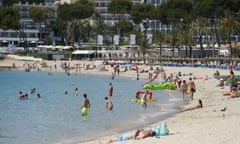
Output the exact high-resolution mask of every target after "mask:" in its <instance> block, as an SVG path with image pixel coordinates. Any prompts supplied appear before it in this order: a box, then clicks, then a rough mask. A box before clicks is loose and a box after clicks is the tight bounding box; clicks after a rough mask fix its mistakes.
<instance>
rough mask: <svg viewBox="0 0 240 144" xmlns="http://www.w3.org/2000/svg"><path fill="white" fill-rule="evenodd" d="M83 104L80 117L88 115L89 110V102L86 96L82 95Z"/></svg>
mask: <svg viewBox="0 0 240 144" xmlns="http://www.w3.org/2000/svg"><path fill="white" fill-rule="evenodd" d="M83 98H84V100H83V104H82V106H81V108H82V116H87V115H88V109H89V108H90V106H91V105H90V101H89V99H88V98H87V94H86V93H85V94H83Z"/></svg>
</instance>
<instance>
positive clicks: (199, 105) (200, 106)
mask: <svg viewBox="0 0 240 144" xmlns="http://www.w3.org/2000/svg"><path fill="white" fill-rule="evenodd" d="M202 107H203V104H202V100H200V99H199V100H198V105H196V106H194V107H190V108H186V109H182V110H180V111H181V112H185V111H189V110H195V109H199V108H202Z"/></svg>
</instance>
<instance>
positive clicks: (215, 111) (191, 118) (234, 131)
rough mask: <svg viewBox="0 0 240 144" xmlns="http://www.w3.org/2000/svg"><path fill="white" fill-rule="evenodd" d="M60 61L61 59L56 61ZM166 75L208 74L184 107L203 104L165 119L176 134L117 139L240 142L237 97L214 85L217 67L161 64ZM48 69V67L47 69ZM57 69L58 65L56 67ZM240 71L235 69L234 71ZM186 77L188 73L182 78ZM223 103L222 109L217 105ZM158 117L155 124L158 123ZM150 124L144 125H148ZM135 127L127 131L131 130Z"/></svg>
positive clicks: (101, 141)
mask: <svg viewBox="0 0 240 144" xmlns="http://www.w3.org/2000/svg"><path fill="white" fill-rule="evenodd" d="M13 62H14V63H15V64H16V65H17V66H18V67H22V61H14V60H9V59H8V60H4V61H0V66H11V65H12V63H13ZM54 63H55V62H54V61H51V62H50V61H47V64H49V65H54ZM71 63H72V64H73V63H82V64H83V63H86V62H82V61H73V62H71ZM57 64H58V65H59V64H60V62H59V61H57ZM107 69H108V71H107V72H100V71H99V70H96V69H95V70H83V69H82V70H81V73H91V74H105V75H111V73H112V71H113V70H112V68H110V67H107ZM164 69H165V70H166V72H167V75H169V74H170V73H177V72H179V71H180V72H182V73H185V74H188V73H193V75H194V76H196V77H204V78H205V76H206V74H207V75H208V78H209V79H208V80H195V84H196V87H197V91H196V93H195V95H194V100H193V101H192V102H191V103H190V104H189V105H186V107H192V106H195V105H197V103H198V99H202V101H203V108H202V109H197V110H192V111H186V112H181V113H179V114H176V115H174V116H172V117H170V118H167V119H166V120H164V122H166V123H167V125H168V129H169V131H170V133H176V134H175V135H169V136H162V137H160V138H146V139H143V140H129V141H122V142H116V144H117V143H119V144H120V143H121V144H155V143H159V144H239V143H240V138H239V135H240V98H235V99H231V98H229V97H224V96H223V93H226V92H229V87H224V88H220V87H216V85H217V83H218V80H216V79H214V78H213V77H212V75H213V73H214V72H215V71H216V69H206V68H187V67H181V68H176V67H164ZM46 70H47V69H46ZM58 71H60V69H59V68H58ZM219 71H220V74H223V75H227V74H228V73H229V72H228V70H219ZM239 73H240V72H237V71H235V74H236V75H239ZM120 76H128V77H133V78H136V72H134V71H128V72H122V73H120ZM147 76H148V74H146V73H143V74H140V78H143V77H145V78H146V77H147ZM184 79H185V80H188V77H185V78H184ZM224 107H226V108H227V109H226V111H225V112H221V111H220V109H222V108H224ZM161 122H162V121H159V122H158V123H156V124H153V126H154V125H159V124H160V123H161ZM151 127H152V125H149V126H148V127H146V129H150V128H151ZM134 131H135V130H133V131H130V132H127V133H129V134H133V132H134ZM118 135H120V134H112V135H110V136H106V137H97V138H96V139H95V140H92V141H88V142H84V143H85V144H105V143H107V142H108V141H109V140H110V139H114V138H115V137H116V136H118Z"/></svg>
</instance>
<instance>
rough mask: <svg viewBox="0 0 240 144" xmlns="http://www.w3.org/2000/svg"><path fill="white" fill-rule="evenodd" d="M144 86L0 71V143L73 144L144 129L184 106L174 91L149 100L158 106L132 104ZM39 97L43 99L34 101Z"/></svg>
mask: <svg viewBox="0 0 240 144" xmlns="http://www.w3.org/2000/svg"><path fill="white" fill-rule="evenodd" d="M110 82H112V83H113V88H114V90H113V96H112V97H111V100H112V101H113V104H114V108H113V111H112V112H107V111H106V108H105V101H104V97H105V96H107V94H108V84H109V83H110ZM144 82H145V81H144V80H142V81H137V80H136V79H130V78H124V77H115V79H114V80H111V77H110V76H96V75H86V74H78V75H74V74H72V75H70V76H67V75H65V74H63V73H53V74H52V75H48V74H47V72H30V73H27V72H22V71H10V72H8V71H0V91H1V94H0V143H1V144H16V143H19V144H50V143H51V144H52V143H58V144H61V143H64V144H66V143H67V144H68V143H76V141H77V142H81V141H85V140H88V139H91V138H94V137H95V138H96V137H98V136H103V135H107V134H112V133H114V132H121V131H125V130H129V129H133V128H137V127H139V126H141V127H142V126H145V125H147V124H149V123H152V122H156V121H159V120H161V119H163V118H164V117H166V115H171V114H173V113H175V112H176V110H175V109H176V108H177V107H178V106H180V105H181V103H182V101H181V96H180V94H179V93H178V92H177V91H171V92H170V91H154V92H153V98H154V99H157V100H158V102H155V103H148V107H147V109H142V108H141V106H140V104H139V103H133V102H131V99H132V98H134V97H135V93H136V91H138V90H141V85H142V84H143V83H144ZM31 88H36V92H35V93H34V94H30V93H29V92H30V89H31ZM75 88H78V89H79V94H78V96H74V94H73V91H74V89H75ZM19 91H22V92H23V93H28V95H29V99H28V100H19V99H18V92H19ZM65 91H68V95H65V94H64V92H65ZM37 93H40V94H41V96H42V98H40V99H38V98H37V96H36V95H37ZM83 93H87V94H88V98H89V100H90V102H91V108H90V110H89V115H88V116H87V117H85V118H83V117H82V116H81V110H80V106H81V103H82V100H83V97H82V95H83Z"/></svg>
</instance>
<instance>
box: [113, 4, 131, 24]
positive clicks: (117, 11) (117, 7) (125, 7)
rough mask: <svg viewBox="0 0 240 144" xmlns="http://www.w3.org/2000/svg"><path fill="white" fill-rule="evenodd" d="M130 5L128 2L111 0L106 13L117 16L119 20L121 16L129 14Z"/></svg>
mask: <svg viewBox="0 0 240 144" xmlns="http://www.w3.org/2000/svg"><path fill="white" fill-rule="evenodd" d="M132 5H133V4H132V2H131V1H130V0H112V1H111V2H110V3H109V4H108V11H109V12H110V13H112V14H114V15H118V16H119V20H120V17H121V16H122V15H124V14H128V13H129V12H130V10H131V8H132Z"/></svg>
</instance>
